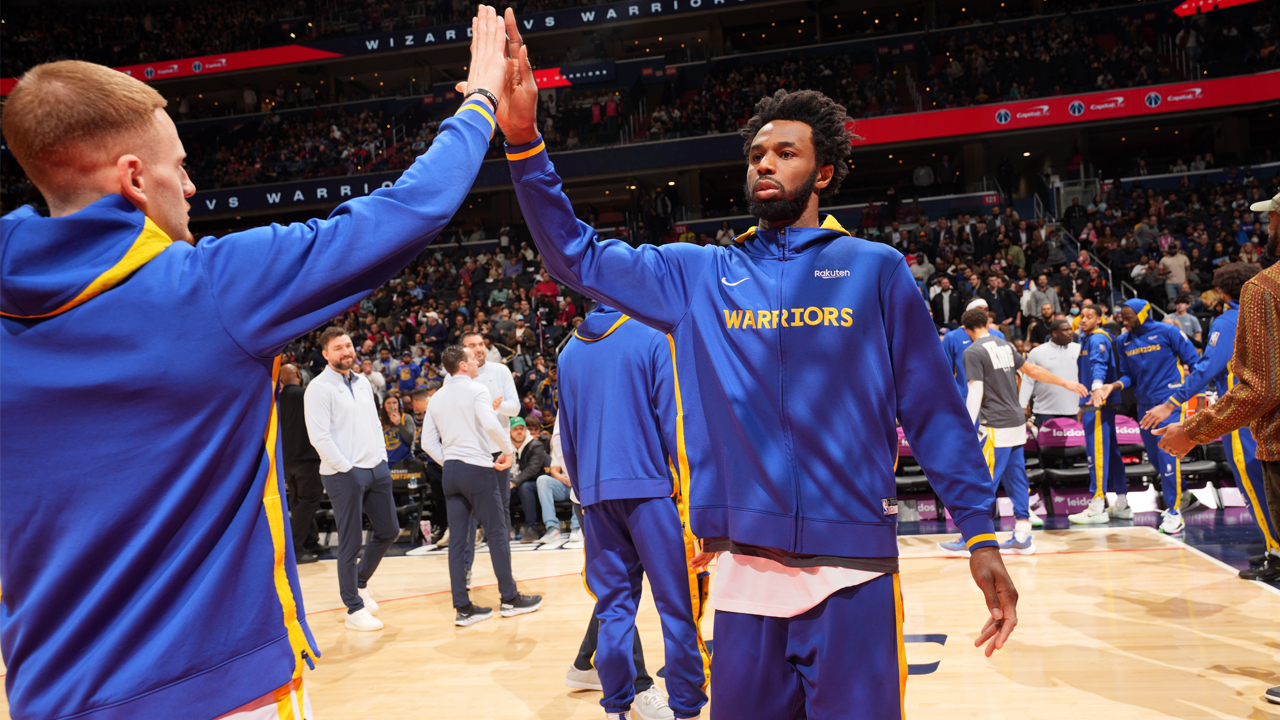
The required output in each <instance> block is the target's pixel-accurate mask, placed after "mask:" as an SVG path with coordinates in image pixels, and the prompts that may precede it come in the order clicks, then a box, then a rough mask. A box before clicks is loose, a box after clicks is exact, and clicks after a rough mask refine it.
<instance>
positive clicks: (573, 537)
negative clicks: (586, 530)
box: [569, 529, 582, 542]
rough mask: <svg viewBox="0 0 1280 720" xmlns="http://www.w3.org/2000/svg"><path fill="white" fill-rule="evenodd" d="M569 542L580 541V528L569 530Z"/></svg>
mask: <svg viewBox="0 0 1280 720" xmlns="http://www.w3.org/2000/svg"><path fill="white" fill-rule="evenodd" d="M569 542H582V530H581V529H578V530H570V531H569Z"/></svg>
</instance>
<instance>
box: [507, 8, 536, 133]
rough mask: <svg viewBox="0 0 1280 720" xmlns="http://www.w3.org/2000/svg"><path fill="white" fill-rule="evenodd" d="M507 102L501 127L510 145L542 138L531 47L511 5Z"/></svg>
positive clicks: (508, 11) (508, 12)
mask: <svg viewBox="0 0 1280 720" xmlns="http://www.w3.org/2000/svg"><path fill="white" fill-rule="evenodd" d="M504 22H505V23H506V28H507V58H508V60H507V87H506V98H507V101H506V102H505V103H503V104H502V107H500V108H498V118H497V119H498V127H500V128H502V134H503V135H505V136H506V138H507V144H508V145H526V144H528V143H531V142H533V141H534V140H536V139H537V137H538V84H537V83H536V82H534V79H533V67H532V66H531V65H530V64H529V48H527V47H525V44H524V40H523V39H522V38H521V37H520V26H519V25H518V24H517V23H516V14H515V11H513V10H512V9H511V8H507V12H506V16H505V17H504Z"/></svg>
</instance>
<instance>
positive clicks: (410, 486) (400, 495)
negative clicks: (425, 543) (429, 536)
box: [391, 468, 425, 545]
mask: <svg viewBox="0 0 1280 720" xmlns="http://www.w3.org/2000/svg"><path fill="white" fill-rule="evenodd" d="M424 482H425V478H423V476H422V473H421V472H415V471H413V470H409V469H406V468H392V470H391V497H392V499H393V500H394V502H395V505H396V519H397V520H398V521H399V522H400V535H401V537H403V536H404V534H405V533H406V532H407V533H408V534H409V542H411V543H413V544H414V545H416V544H417V543H418V541H419V539H421V537H422V523H421V521H422V495H423V493H422V486H423V483H424Z"/></svg>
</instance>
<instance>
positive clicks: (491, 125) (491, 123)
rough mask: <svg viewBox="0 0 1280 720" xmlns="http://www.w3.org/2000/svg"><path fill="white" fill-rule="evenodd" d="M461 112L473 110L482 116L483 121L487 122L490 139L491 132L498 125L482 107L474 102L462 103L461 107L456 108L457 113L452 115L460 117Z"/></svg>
mask: <svg viewBox="0 0 1280 720" xmlns="http://www.w3.org/2000/svg"><path fill="white" fill-rule="evenodd" d="M463 110H475V111H476V112H478V113H480V114H481V115H483V116H484V119H485V120H488V121H489V135H490V137H492V136H493V131H494V129H496V128H497V127H498V123H497V122H495V121H494V119H493V116H492V115H490V114H489V111H488V110H485V109H484V105H481V104H480V103H478V102H475V101H472V102H469V103H464V104H463V105H462V107H460V108H458V112H456V113H454V115H461V114H462V111H463Z"/></svg>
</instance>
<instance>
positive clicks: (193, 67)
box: [191, 60, 204, 72]
mask: <svg viewBox="0 0 1280 720" xmlns="http://www.w3.org/2000/svg"><path fill="white" fill-rule="evenodd" d="M191 70H192V72H200V71H201V70H204V63H202V62H200V61H199V60H197V61H195V62H193V63H191Z"/></svg>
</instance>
